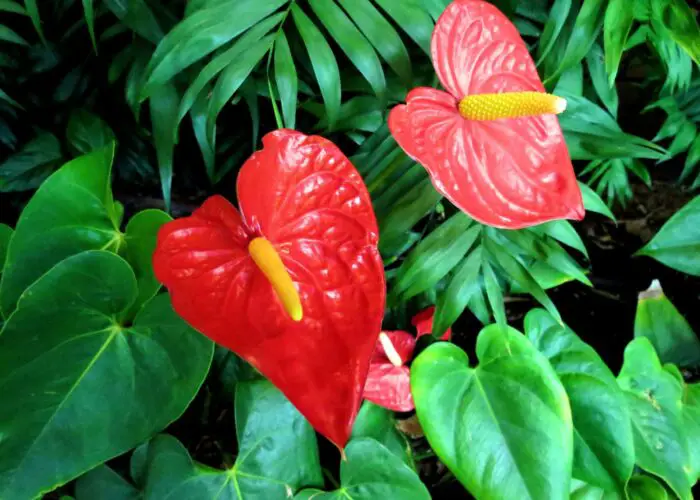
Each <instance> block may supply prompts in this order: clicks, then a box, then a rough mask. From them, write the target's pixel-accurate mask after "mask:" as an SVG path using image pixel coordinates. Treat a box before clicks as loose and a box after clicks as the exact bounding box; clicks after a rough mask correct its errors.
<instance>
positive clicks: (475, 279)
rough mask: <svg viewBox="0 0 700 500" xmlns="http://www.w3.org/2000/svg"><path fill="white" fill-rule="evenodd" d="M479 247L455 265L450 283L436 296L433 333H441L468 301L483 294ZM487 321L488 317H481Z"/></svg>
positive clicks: (455, 318)
mask: <svg viewBox="0 0 700 500" xmlns="http://www.w3.org/2000/svg"><path fill="white" fill-rule="evenodd" d="M480 271H481V248H477V249H476V250H474V251H473V252H471V253H470V254H469V255H468V256H467V258H466V259H464V260H462V262H461V263H460V264H459V266H458V267H457V269H456V271H455V273H454V276H453V277H452V279H451V280H450V284H449V285H448V287H447V289H446V290H445V292H444V293H442V294H440V296H439V298H438V303H437V307H436V310H435V318H434V320H433V321H434V323H433V334H435V335H437V336H440V335H442V334H443V333H444V332H445V331H446V330H447V329H448V328H449V326H450V325H451V324H453V323H454V322H455V321H457V318H459V315H460V314H462V311H464V309H465V308H466V307H467V306H468V305H469V303H470V302H473V301H475V300H478V298H477V297H482V296H483V294H484V290H483V285H482V283H481V280H480V279H479V277H480ZM482 319H483V321H488V318H482Z"/></svg>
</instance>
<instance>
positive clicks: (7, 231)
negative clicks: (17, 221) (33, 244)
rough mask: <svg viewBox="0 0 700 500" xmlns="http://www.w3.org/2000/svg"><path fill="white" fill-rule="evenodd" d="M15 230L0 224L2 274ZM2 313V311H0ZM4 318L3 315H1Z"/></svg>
mask: <svg viewBox="0 0 700 500" xmlns="http://www.w3.org/2000/svg"><path fill="white" fill-rule="evenodd" d="M13 234H14V230H13V229H12V228H11V227H10V226H8V225H7V224H0V274H2V269H3V267H4V266H5V257H7V248H8V247H9V246H10V240H11V239H12V235H13ZM0 312H2V311H0ZM0 316H2V314H0Z"/></svg>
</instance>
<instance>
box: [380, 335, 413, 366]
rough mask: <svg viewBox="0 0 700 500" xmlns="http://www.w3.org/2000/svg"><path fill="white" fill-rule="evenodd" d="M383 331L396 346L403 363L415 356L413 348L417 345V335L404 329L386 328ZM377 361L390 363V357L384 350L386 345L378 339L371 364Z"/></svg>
mask: <svg viewBox="0 0 700 500" xmlns="http://www.w3.org/2000/svg"><path fill="white" fill-rule="evenodd" d="M383 333H384V334H386V336H387V337H389V340H390V341H391V345H393V346H394V349H395V350H396V352H397V354H398V355H399V357H400V358H401V361H402V362H403V364H406V363H408V362H409V361H410V360H411V357H412V356H413V349H414V348H415V347H416V337H414V336H413V335H411V334H410V333H408V332H404V331H402V330H385V331H384V332H383ZM375 363H379V364H384V363H390V361H389V358H388V357H387V355H386V353H385V352H384V346H383V345H382V343H381V342H380V341H379V340H377V344H376V347H375V349H374V354H372V361H371V362H370V364H375Z"/></svg>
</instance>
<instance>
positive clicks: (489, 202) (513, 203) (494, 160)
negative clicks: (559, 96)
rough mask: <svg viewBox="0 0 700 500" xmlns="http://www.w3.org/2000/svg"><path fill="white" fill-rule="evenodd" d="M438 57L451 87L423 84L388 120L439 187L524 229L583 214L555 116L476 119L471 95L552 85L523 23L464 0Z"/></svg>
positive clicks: (485, 219) (488, 219)
mask: <svg viewBox="0 0 700 500" xmlns="http://www.w3.org/2000/svg"><path fill="white" fill-rule="evenodd" d="M432 54H433V62H434V64H435V68H436V71H437V73H438V76H439V77H440V80H441V82H442V83H443V85H444V86H445V88H446V89H447V90H448V91H449V92H450V93H451V94H452V96H450V97H451V99H452V100H450V97H448V96H447V95H446V94H445V93H443V92H439V91H436V90H428V89H422V88H421V89H415V90H413V91H411V92H410V93H409V94H408V96H407V97H406V104H405V105H400V106H397V107H396V108H394V109H393V110H392V111H391V114H390V115H389V128H390V129H391V132H392V134H393V135H394V137H395V138H396V140H397V142H398V143H399V145H400V146H401V147H402V148H403V149H404V150H405V151H406V152H407V153H408V154H409V156H411V157H413V158H414V159H416V160H417V161H418V162H420V163H421V164H422V165H423V166H424V167H425V168H426V170H428V172H429V173H430V177H431V180H432V182H433V184H434V185H435V188H436V189H437V190H438V191H439V192H440V193H442V194H443V195H444V196H445V197H446V198H448V199H449V200H450V201H451V202H452V203H453V204H455V205H456V206H457V207H458V208H460V209H461V210H463V211H464V212H466V213H467V214H468V215H470V216H471V217H473V218H474V219H476V220H478V221H480V222H482V223H484V224H488V225H491V226H495V227H501V228H507V229H518V228H523V227H528V226H532V225H535V224H540V223H543V222H547V221H550V220H555V219H564V218H569V219H581V218H583V216H584V214H585V212H584V209H583V201H582V197H581V192H580V190H579V188H578V184H577V182H576V177H575V174H574V170H573V166H572V164H571V159H570V157H569V154H568V151H567V149H566V143H565V142H564V137H563V134H562V133H561V129H560V127H559V122H558V121H557V118H556V116H553V115H542V116H537V117H528V118H517V119H502V120H494V121H468V120H466V119H464V118H462V117H461V116H460V115H459V112H458V110H457V103H458V101H459V100H460V99H462V98H463V97H464V96H465V95H471V94H481V93H502V92H513V91H544V88H543V86H542V83H541V81H540V79H539V76H538V74H537V70H536V68H535V65H534V63H533V61H532V58H531V57H530V55H529V53H528V51H527V47H526V46H525V44H524V42H523V41H522V39H521V38H520V35H519V34H518V32H517V29H515V27H514V26H513V25H512V24H511V23H510V21H508V19H507V18H506V17H505V16H504V15H503V14H502V13H501V12H500V11H499V10H498V9H497V8H496V7H494V6H493V5H491V4H489V3H487V2H483V1H481V0H457V1H455V2H453V3H452V4H450V5H449V6H448V7H447V9H445V11H444V12H443V14H442V16H441V17H440V18H439V20H438V22H437V24H436V27H435V31H434V32H433V40H432Z"/></svg>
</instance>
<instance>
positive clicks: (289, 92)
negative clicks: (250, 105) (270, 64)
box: [275, 31, 298, 129]
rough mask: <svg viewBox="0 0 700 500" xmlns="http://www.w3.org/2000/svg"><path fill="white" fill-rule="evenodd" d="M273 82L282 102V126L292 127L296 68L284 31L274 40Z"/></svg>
mask: <svg viewBox="0 0 700 500" xmlns="http://www.w3.org/2000/svg"><path fill="white" fill-rule="evenodd" d="M275 83H276V84H277V92H278V93H279V97H280V102H281V103H282V116H283V117H284V126H285V127H287V128H290V129H294V125H295V123H296V113H297V94H298V82H297V70H296V67H295V66H294V60H293V59H292V52H291V50H290V49H289V42H288V41H287V37H286V36H285V34H284V32H282V31H280V32H279V33H278V34H277V38H276V40H275Z"/></svg>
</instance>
